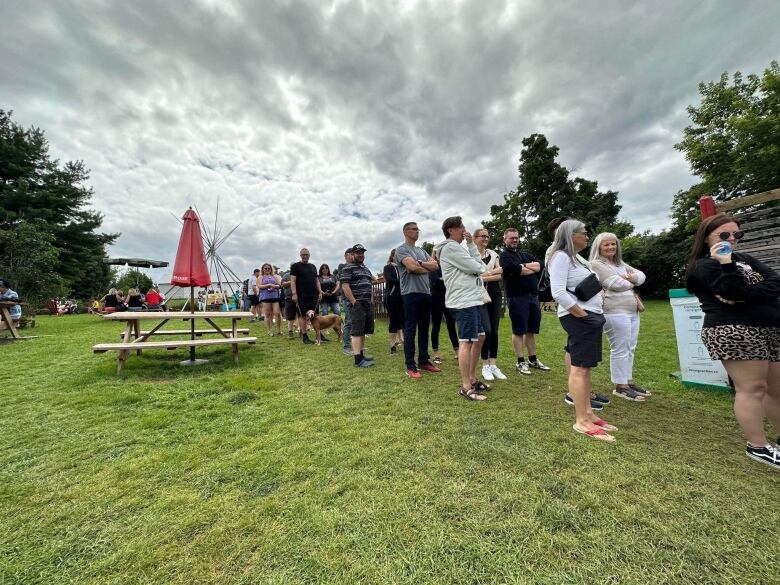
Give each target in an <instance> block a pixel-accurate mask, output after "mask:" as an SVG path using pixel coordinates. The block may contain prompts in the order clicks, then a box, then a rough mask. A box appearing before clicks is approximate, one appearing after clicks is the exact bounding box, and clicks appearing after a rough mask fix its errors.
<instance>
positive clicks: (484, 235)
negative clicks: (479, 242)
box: [476, 234, 489, 238]
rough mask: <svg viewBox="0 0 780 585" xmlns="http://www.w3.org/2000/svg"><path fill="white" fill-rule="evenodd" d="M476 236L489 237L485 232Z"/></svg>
mask: <svg viewBox="0 0 780 585" xmlns="http://www.w3.org/2000/svg"><path fill="white" fill-rule="evenodd" d="M476 237H477V238H487V237H489V236H488V235H487V234H480V235H478V236H476Z"/></svg>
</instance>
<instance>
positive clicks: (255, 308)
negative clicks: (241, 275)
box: [246, 268, 260, 323]
mask: <svg viewBox="0 0 780 585" xmlns="http://www.w3.org/2000/svg"><path fill="white" fill-rule="evenodd" d="M259 277H260V269H259V268H255V269H254V270H253V271H252V276H250V277H249V278H248V279H247V280H248V282H247V287H246V290H247V293H248V296H249V311H250V312H251V313H252V315H253V316H252V318H251V319H249V322H250V323H254V322H255V321H257V320H258V319H259V318H260V289H259V288H258V286H257V279H258V278H259Z"/></svg>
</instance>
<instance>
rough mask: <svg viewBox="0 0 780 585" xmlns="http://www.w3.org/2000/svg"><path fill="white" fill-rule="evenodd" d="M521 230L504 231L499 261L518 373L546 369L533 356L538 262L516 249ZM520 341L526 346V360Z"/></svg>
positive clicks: (539, 311) (538, 313)
mask: <svg viewBox="0 0 780 585" xmlns="http://www.w3.org/2000/svg"><path fill="white" fill-rule="evenodd" d="M519 243H520V234H519V233H518V231H517V230H516V229H515V228H509V229H507V230H506V231H505V232H504V245H505V246H506V248H505V249H504V251H503V252H501V256H500V262H501V268H502V269H503V272H504V290H505V291H506V301H507V306H508V309H509V319H510V320H511V321H512V345H513V346H514V349H515V355H516V356H517V365H516V366H515V368H516V369H517V371H518V372H519V373H520V374H525V375H529V374H530V373H531V369H530V368H529V367H528V366H531V368H536V369H537V370H543V371H547V370H549V369H550V368H548V367H547V366H545V365H544V364H543V363H542V362H541V361H539V360H538V359H537V357H536V335H537V334H538V333H539V329H540V327H541V324H542V309H541V307H540V305H539V290H538V288H539V272H540V271H541V268H542V267H541V264H539V261H538V260H537V259H536V258H534V257H533V255H531V254H530V253H528V252H524V251H521V250H518V248H517V245H518V244H519ZM523 345H525V348H526V349H527V350H528V363H527V364H526V363H525V357H524V354H523Z"/></svg>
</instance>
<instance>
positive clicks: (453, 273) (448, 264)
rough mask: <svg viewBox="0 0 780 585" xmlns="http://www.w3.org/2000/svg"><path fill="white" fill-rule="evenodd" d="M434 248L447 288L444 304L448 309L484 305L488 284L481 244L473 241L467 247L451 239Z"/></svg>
mask: <svg viewBox="0 0 780 585" xmlns="http://www.w3.org/2000/svg"><path fill="white" fill-rule="evenodd" d="M434 250H435V251H436V256H437V257H438V259H439V264H440V265H441V273H442V276H443V277H444V286H445V287H446V289H447V291H446V293H445V296H444V305H445V306H446V307H447V308H448V309H465V308H467V307H479V306H481V305H482V304H483V303H484V301H483V297H482V292H483V291H484V290H485V288H484V283H483V282H482V277H481V276H480V275H481V274H482V273H483V272H485V265H484V264H483V263H482V260H480V258H479V251H478V250H477V246H476V245H475V244H474V243H473V242H472V243H471V244H470V245H469V246H468V249H466V248H464V247H463V246H462V245H461V244H459V243H458V242H456V241H455V240H450V239H447V240H444V241H443V242H442V243H440V244H437V245H436V246H435V247H434Z"/></svg>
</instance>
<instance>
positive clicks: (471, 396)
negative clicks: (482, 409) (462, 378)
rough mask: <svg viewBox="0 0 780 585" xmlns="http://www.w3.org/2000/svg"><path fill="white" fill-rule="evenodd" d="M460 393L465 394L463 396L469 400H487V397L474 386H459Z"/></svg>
mask: <svg viewBox="0 0 780 585" xmlns="http://www.w3.org/2000/svg"><path fill="white" fill-rule="evenodd" d="M458 394H460V395H461V396H463V398H465V399H467V400H478V401H481V400H485V397H484V396H482V394H480V393H479V392H477V391H476V390H475V389H474V388H469V389H468V390H467V389H466V388H464V387H463V386H459V387H458Z"/></svg>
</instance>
